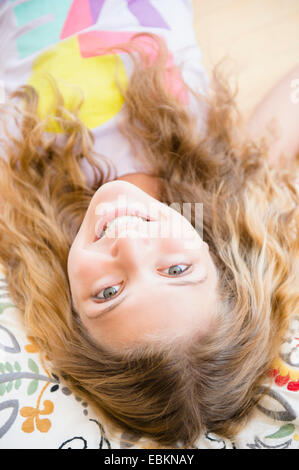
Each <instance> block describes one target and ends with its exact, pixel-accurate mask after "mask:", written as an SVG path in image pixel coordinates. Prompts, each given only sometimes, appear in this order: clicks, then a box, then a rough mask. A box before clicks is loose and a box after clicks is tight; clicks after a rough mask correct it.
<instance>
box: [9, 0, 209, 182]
mask: <svg viewBox="0 0 299 470" xmlns="http://www.w3.org/2000/svg"><path fill="white" fill-rule="evenodd" d="M140 32H151V33H155V34H157V35H159V36H160V37H162V38H164V40H165V41H166V44H167V47H168V50H169V60H168V63H169V64H170V65H171V64H174V65H180V64H182V63H183V64H184V68H183V71H182V74H180V73H178V74H176V75H175V76H173V77H172V79H171V80H170V81H169V83H167V85H168V86H169V87H170V88H171V90H172V91H173V93H178V94H180V99H181V100H183V101H184V102H185V103H186V105H187V106H188V105H189V104H190V101H189V100H190V95H189V94H186V92H184V88H183V82H182V79H183V80H184V81H185V82H186V83H188V84H189V85H190V86H191V87H192V88H193V89H194V90H196V91H199V92H200V93H205V92H206V89H207V86H208V78H207V74H206V72H205V70H204V67H203V65H202V55H201V50H200V48H199V46H198V44H197V40H196V36H195V32H194V29H193V11H192V1H191V0H0V85H2V95H1V94H0V100H1V96H2V100H5V97H6V96H8V94H9V93H10V92H12V91H13V90H15V89H17V88H18V87H19V86H20V85H24V84H30V85H32V86H34V87H35V88H36V90H37V91H38V93H39V113H40V115H41V116H45V115H49V114H51V106H53V96H54V95H53V90H52V88H51V86H50V82H49V80H46V79H45V77H46V76H49V74H50V75H51V76H52V77H54V78H55V80H56V82H57V83H58V86H59V89H60V91H61V92H62V95H63V97H64V100H65V104H66V106H67V107H70V108H71V107H72V103H73V100H74V99H75V98H74V96H77V98H76V99H77V100H78V96H79V95H80V96H81V97H82V96H83V97H84V102H83V105H82V107H81V109H80V112H79V117H80V119H81V121H82V122H83V123H84V124H85V125H86V126H87V127H88V128H89V129H91V130H92V133H93V135H94V137H95V143H94V149H95V151H96V152H98V153H99V154H101V155H104V157H105V158H107V159H109V161H110V162H111V163H112V164H113V166H114V167H115V169H116V170H115V174H113V175H111V178H115V177H119V176H122V175H124V174H128V173H135V172H138V171H144V167H143V166H142V164H141V162H139V161H137V159H136V158H134V157H133V155H132V150H131V148H130V146H129V143H128V142H127V141H126V139H125V138H124V137H123V136H122V135H121V133H120V132H119V130H118V127H117V123H118V122H119V121H118V120H119V119H121V117H122V106H123V97H122V96H121V94H120V92H119V90H118V88H117V85H116V82H115V72H116V67H118V69H117V74H118V77H119V80H120V83H121V84H122V85H124V84H126V83H127V81H128V78H129V76H130V72H131V70H132V61H131V59H130V57H129V56H128V54H126V53H123V52H120V51H118V52H119V53H118V57H119V58H120V59H121V60H116V56H115V54H111V53H110V54H109V53H108V54H107V53H106V54H105V53H103V48H105V47H107V46H113V45H115V44H120V43H124V42H127V41H128V40H129V39H130V38H131V37H132V36H133V35H134V34H136V33H140ZM116 52H117V51H116ZM78 91H79V92H80V93H79V95H78ZM200 118H201V117H200V116H199V120H200ZM49 126H50V127H49V128H48V129H47V130H48V131H49V132H50V133H53V132H54V133H58V134H59V133H61V130H60V129H59V126H58V125H57V124H56V123H54V122H52V125H49ZM61 137H62V136H61ZM82 165H83V169H84V171H85V172H86V174H87V176H88V178H91V177H92V176H91V175H92V172H91V169H90V167H89V164H88V163H87V161H86V160H85V159H83V161H82Z"/></svg>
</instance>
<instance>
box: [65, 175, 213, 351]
mask: <svg viewBox="0 0 299 470" xmlns="http://www.w3.org/2000/svg"><path fill="white" fill-rule="evenodd" d="M68 276H69V283H70V289H71V295H72V299H73V304H74V308H75V310H76V311H77V313H78V314H79V316H80V318H81V321H82V323H83V325H84V326H85V327H86V329H87V330H88V331H89V333H90V334H91V336H92V337H93V338H94V339H95V340H96V341H97V342H99V343H101V344H104V345H107V346H110V347H112V348H118V349H120V348H126V347H130V346H133V345H135V344H138V343H140V342H142V341H146V340H147V339H148V340H149V339H150V338H151V337H155V338H166V339H168V340H169V339H172V338H179V337H181V336H183V337H186V335H189V334H192V333H193V332H194V331H195V330H197V331H199V332H202V333H205V332H207V331H208V329H209V327H210V326H211V323H212V320H213V318H214V312H215V310H216V306H217V304H216V302H217V300H216V286H217V273H216V268H215V266H214V263H213V261H212V258H211V256H210V254H209V247H208V245H207V244H206V243H205V242H203V240H202V238H201V237H200V236H199V234H198V233H197V231H196V230H195V229H194V228H193V226H192V225H191V223H190V222H189V221H188V220H187V218H186V217H184V216H182V215H181V214H180V213H179V212H178V211H177V210H174V209H173V208H171V207H168V206H166V205H165V204H163V203H161V202H159V201H158V200H156V199H154V198H153V197H151V196H149V195H148V194H147V193H145V192H144V191H142V190H141V189H139V188H137V187H136V186H135V185H133V184H131V183H128V182H124V181H113V182H110V183H106V184H104V185H103V186H101V187H100V188H99V189H98V190H97V191H96V192H95V194H94V196H93V198H92V200H91V202H90V205H89V207H88V210H87V212H86V215H85V218H84V220H83V222H82V225H81V227H80V230H79V231H78V233H77V236H76V238H75V240H74V242H73V244H72V246H71V249H70V252H69V257H68Z"/></svg>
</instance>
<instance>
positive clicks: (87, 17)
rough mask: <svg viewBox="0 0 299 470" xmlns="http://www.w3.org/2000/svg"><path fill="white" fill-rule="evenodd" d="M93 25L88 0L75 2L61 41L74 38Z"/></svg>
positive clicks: (61, 34)
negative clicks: (70, 37)
mask: <svg viewBox="0 0 299 470" xmlns="http://www.w3.org/2000/svg"><path fill="white" fill-rule="evenodd" d="M93 24H94V21H93V18H92V12H91V11H90V5H89V2H88V1H86V0H73V2H72V4H71V7H70V9H69V12H68V15H67V18H66V20H65V22H64V25H63V28H62V31H61V33H60V39H65V38H67V37H69V36H72V35H73V34H76V33H78V32H79V31H82V29H85V28H88V27H89V26H92V25H93Z"/></svg>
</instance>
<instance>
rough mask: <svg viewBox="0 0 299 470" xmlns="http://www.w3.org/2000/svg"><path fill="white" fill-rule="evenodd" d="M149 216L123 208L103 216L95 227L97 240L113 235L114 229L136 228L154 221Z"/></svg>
mask: <svg viewBox="0 0 299 470" xmlns="http://www.w3.org/2000/svg"><path fill="white" fill-rule="evenodd" d="M153 220H154V219H152V218H151V217H149V216H148V215H147V214H141V213H140V212H139V211H136V210H135V211H134V210H130V209H129V208H121V209H117V210H114V211H112V212H110V213H107V214H105V215H103V216H102V217H101V218H100V219H99V220H98V222H97V223H96V226H95V240H94V241H97V240H100V239H101V238H103V237H105V236H106V234H107V233H111V231H112V229H120V228H123V227H125V228H126V227H128V228H131V227H133V228H136V226H137V227H138V226H140V224H144V223H148V222H151V221H153Z"/></svg>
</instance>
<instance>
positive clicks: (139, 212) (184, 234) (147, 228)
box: [94, 195, 203, 242]
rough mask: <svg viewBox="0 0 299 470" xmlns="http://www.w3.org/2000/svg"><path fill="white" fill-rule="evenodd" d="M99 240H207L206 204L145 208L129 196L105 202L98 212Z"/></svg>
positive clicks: (96, 213) (96, 235)
mask: <svg viewBox="0 0 299 470" xmlns="http://www.w3.org/2000/svg"><path fill="white" fill-rule="evenodd" d="M95 216H96V223H95V227H94V231H95V237H96V239H101V238H103V237H107V238H125V237H131V238H138V237H149V238H179V239H183V240H185V241H186V242H188V241H191V240H192V239H194V236H195V232H196V233H197V234H198V235H199V236H200V237H201V238H203V203H194V202H184V203H179V202H174V203H172V204H169V205H166V204H157V203H152V204H143V203H142V202H132V201H130V200H128V198H127V197H126V196H125V195H119V196H118V198H117V201H114V202H111V203H108V202H101V203H99V204H98V205H97V206H96V208H95Z"/></svg>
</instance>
